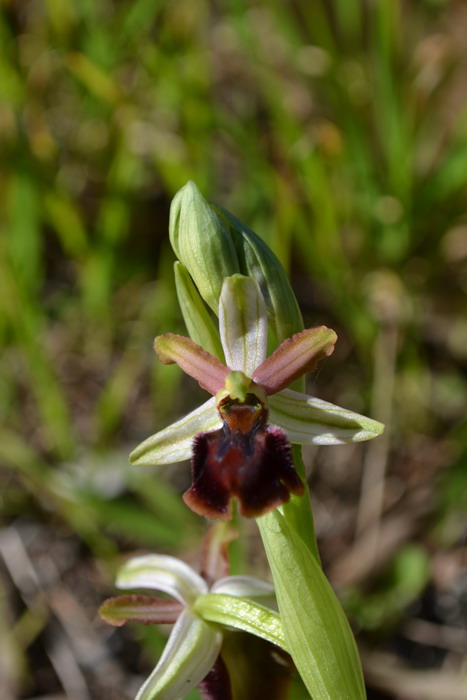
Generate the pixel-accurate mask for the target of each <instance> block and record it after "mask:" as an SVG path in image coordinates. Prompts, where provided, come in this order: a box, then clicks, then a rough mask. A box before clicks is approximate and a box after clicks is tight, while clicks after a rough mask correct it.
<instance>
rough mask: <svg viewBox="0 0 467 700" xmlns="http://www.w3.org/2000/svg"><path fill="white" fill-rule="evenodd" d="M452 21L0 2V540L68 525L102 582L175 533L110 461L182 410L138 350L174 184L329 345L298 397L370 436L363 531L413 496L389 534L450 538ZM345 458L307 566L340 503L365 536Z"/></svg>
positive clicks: (459, 279)
mask: <svg viewBox="0 0 467 700" xmlns="http://www.w3.org/2000/svg"><path fill="white" fill-rule="evenodd" d="M466 21H467V8H466V7H465V5H464V4H463V3H461V2H456V1H455V0H424V1H423V2H422V1H421V2H418V3H402V2H400V0H377V1H376V2H373V3H366V2H363V0H342V1H341V0H332V1H331V2H328V1H327V0H317V1H316V2H313V3H311V2H309V1H308V0H289V1H288V2H281V1H280V0H263V1H262V2H259V1H256V2H255V1H253V0H227V2H224V3H220V2H207V0H198V1H197V2H192V0H171V1H170V2H168V1H165V2H164V0H119V2H116V1H112V0H99V2H93V1H92V0H81V1H80V2H78V1H77V0H29V1H28V2H22V1H21V0H2V2H0V153H1V160H2V168H1V170H0V185H1V186H0V344H1V346H2V364H1V369H0V415H1V418H0V509H1V513H2V515H1V524H2V525H4V526H5V527H7V526H8V525H10V526H11V525H12V524H13V525H14V524H15V523H17V522H18V521H20V522H23V521H24V519H26V520H27V521H28V520H31V521H33V522H46V523H49V524H52V525H53V526H55V525H56V523H61V524H62V525H63V524H66V527H68V528H69V531H70V532H71V533H75V534H76V536H77V537H78V538H79V540H80V541H82V542H84V543H85V544H86V546H87V547H89V548H90V551H91V553H92V556H95V557H97V558H98V559H99V561H101V562H105V563H106V566H108V567H110V570H111V569H113V568H114V567H115V558H116V556H117V553H118V551H119V549H122V547H123V548H128V549H130V548H135V547H159V548H163V549H164V548H165V549H169V550H171V551H173V549H175V548H177V549H179V550H184V549H187V550H188V549H189V548H190V543H193V541H194V539H196V538H197V537H198V536H199V533H200V527H201V526H200V524H199V523H198V521H197V519H196V518H194V516H193V517H192V516H191V513H189V512H187V511H186V509H184V507H182V506H181V505H180V502H179V499H178V497H177V493H178V492H179V491H180V488H183V486H184V484H186V480H187V479H188V475H187V473H186V470H183V473H182V472H180V470H177V469H175V470H174V469H173V468H172V469H170V468H169V469H167V470H164V471H162V472H161V476H159V475H158V476H156V475H154V474H151V473H149V472H144V473H143V472H139V473H133V472H132V471H131V470H130V469H129V468H126V466H124V465H125V460H126V457H125V453H126V452H127V451H128V448H129V447H130V446H134V444H136V443H137V442H138V441H139V440H140V439H141V438H143V437H146V436H147V435H148V434H150V433H151V432H154V430H155V429H156V428H157V427H160V426H162V425H163V424H164V423H165V422H166V421H167V419H168V418H169V417H170V416H172V415H174V414H180V413H182V412H183V411H185V410H187V409H189V408H191V406H192V405H194V399H193V394H194V391H195V390H194V389H193V388H192V387H191V385H190V384H189V383H186V384H185V382H184V380H183V381H182V380H181V378H180V375H179V373H178V371H177V369H176V368H173V367H165V366H162V365H160V364H157V363H156V362H155V361H153V357H152V351H151V342H152V338H153V337H154V335H156V334H157V333H160V332H164V331H167V330H172V331H177V330H181V317H180V312H179V310H178V308H177V305H176V297H175V288H174V282H173V274H172V264H171V263H172V260H173V255H172V253H171V251H170V248H169V245H168V233H167V230H168V210H169V205H170V200H171V198H172V197H173V195H174V194H175V192H176V191H177V189H178V188H180V187H181V186H182V185H184V184H185V182H186V181H187V180H189V179H193V180H195V181H196V183H197V184H198V186H199V187H200V189H201V191H202V192H203V194H204V195H205V196H207V197H209V198H210V199H212V200H213V201H216V202H218V203H219V204H221V205H222V206H225V207H227V208H228V209H230V210H231V211H233V212H234V213H235V214H237V215H238V216H239V217H240V218H241V219H242V220H243V221H246V222H247V223H248V225H249V226H251V227H252V228H253V229H254V230H255V231H257V232H258V233H259V234H260V235H261V236H262V237H263V238H264V239H265V240H266V241H267V242H268V244H269V245H270V246H271V247H272V248H273V249H274V251H275V252H276V254H277V255H278V256H279V257H280V259H281V260H282V262H283V263H284V265H285V267H286V269H287V270H288V271H289V273H290V274H291V277H292V281H293V284H294V288H295V291H296V293H297V296H298V298H299V301H300V304H301V306H302V308H303V312H304V316H305V320H306V321H307V322H308V324H313V323H316V324H317V323H322V322H324V323H326V324H327V325H330V326H334V327H335V328H336V329H337V330H338V332H339V335H340V344H339V348H338V350H337V351H336V355H335V357H334V358H332V360H330V361H329V362H328V363H327V364H326V365H325V368H324V369H322V370H321V371H320V373H319V375H318V376H317V377H316V378H315V379H314V383H315V384H316V385H317V386H316V393H319V395H320V396H321V397H322V398H325V399H328V400H331V401H334V402H336V403H339V404H342V405H346V406H348V407H349V408H352V409H354V410H359V411H362V412H368V413H370V414H371V415H372V416H373V417H374V418H378V419H380V420H383V421H386V422H388V423H389V426H388V432H387V435H386V438H385V439H384V441H382V442H381V443H380V445H382V447H379V448H375V449H376V450H377V451H378V450H379V453H378V452H377V453H374V454H373V453H371V454H373V457H374V460H375V463H376V461H378V460H379V463H380V464H381V465H382V471H381V474H382V478H383V479H384V481H385V498H384V500H383V501H382V504H381V510H380V512H379V513H378V512H377V513H376V516H374V517H375V518H376V520H377V521H378V522H380V520H381V519H382V521H383V524H384V522H385V516H386V514H389V515H391V514H392V513H394V514H395V517H397V515H398V513H399V511H398V508H399V509H400V512H404V513H407V512H408V511H410V509H411V507H412V503H413V502H414V501H413V500H411V499H412V496H413V494H414V493H415V494H416V496H415V497H414V499H415V502H416V503H417V504H418V505H419V503H420V500H422V501H423V499H424V498H425V501H423V502H424V503H425V504H426V503H427V502H428V505H427V507H426V508H425V510H423V509H422V511H423V512H422V516H421V519H422V523H423V524H422V526H421V527H418V526H417V527H415V528H413V527H412V526H411V527H408V529H407V534H406V539H410V538H411V537H415V538H417V539H419V540H420V542H421V544H420V545H417V546H421V547H422V548H423V547H427V546H429V547H437V546H443V547H451V548H452V547H456V546H457V545H458V543H459V542H461V541H462V537H463V532H464V530H465V526H466V524H467V517H466V515H465V513H466V509H465V503H466V494H465V483H466V471H467V464H466V455H467V432H466V430H465V423H463V421H464V416H465V412H466V409H467V392H466V388H467V387H466V385H467V373H466V363H467V320H466V315H465V312H466V303H465V294H466V291H467V211H466V204H465V203H466V181H467V128H466V123H467V122H466V111H467V91H466V79H465V75H466V59H465V50H464V47H465V38H464V34H463V27H465V22H466ZM372 387H373V389H372ZM375 444H376V443H375ZM362 449H363V448H360V447H359V448H356V450H355V451H353V452H347V453H346V455H347V457H346V456H345V455H344V456H343V452H342V451H339V450H338V451H335V450H330V451H329V452H327V453H326V454H325V451H324V450H323V451H321V450H320V451H318V454H317V469H316V472H315V476H314V477H313V478H314V480H315V487H316V488H315V492H316V499H317V502H318V505H319V504H320V503H325V508H324V510H326V512H327V513H328V514H331V515H332V518H331V519H332V520H333V525H332V526H331V525H329V524H327V523H328V521H327V520H326V518H325V517H324V519H323V520H322V524H321V526H320V532H321V534H322V539H323V552H324V559H325V561H327V562H328V563H329V566H331V562H332V561H335V558H336V554H339V552H340V551H341V550H340V548H342V547H343V546H350V545H352V538H351V533H352V531H353V525H352V523H354V522H355V519H356V515H355V512H356V510H357V509H358V510H359V512H360V516H361V517H360V522H361V523H363V524H365V523H366V525H367V526H369V525H371V517H370V519H369V520H368V518H367V519H366V520H365V508H367V506H368V503H367V504H366V506H365V498H364V496H362V494H361V493H360V486H359V484H360V477H361V474H362V473H363V474H364V472H365V466H363V467H362V464H363V465H365V463H364V461H363V457H362V454H363V452H362ZM343 460H344V461H343ZM331 464H332V466H331ZM339 465H341V466H339ZM342 465H344V466H342ZM362 469H363V472H362ZM158 474H159V473H158ZM184 479H185V481H184ZM370 481H371V480H370ZM438 484H442V488H440V489H438V488H435V489H434V490H433V485H434V486H435V487H437V485H438ZM427 489H430V494H429V496H426V491H427ZM331 492H332V493H334V494H336V495H335V497H334V496H332V497H330V496H329V493H331ZM370 495H371V493H370ZM417 499H418V500H417ZM367 500H368V499H367ZM357 506H358V508H357ZM417 507H418V506H417ZM362 512H363V515H362ZM347 513H350V514H349V515H348V518H349V519H347V520H346V518H347V515H346V514H347ZM417 513H418V511H417ZM341 514H344V515H343V516H342V517H341ZM318 519H319V509H318ZM349 523H351V525H350V526H349ZM318 525H319V523H318ZM362 532H364V528H363V529H362ZM428 543H429V544H428ZM410 551H412V550H410ZM414 551H415V550H414ZM417 551H418V550H417ZM387 556H388V558H389V559H391V557H392V553H391V550H389V551H388V553H387ZM411 556H412V555H411ZM416 556H418V555H416ZM412 560H414V559H413V556H412V559H411V561H412ZM397 561H398V559H397V557H396V559H395V560H394V563H393V566H395V567H396V569H397V566H398V564H397ZM417 561H418V560H417ZM397 570H398V569H397ZM10 573H11V572H10ZM331 573H332V566H331ZM337 579H338V577H337V574H336V580H337ZM393 580H394V581H396V583H394V585H392V584H390V582H389V583H388V579H385V583H384V585H382V586H380V585H379V584H376V586H377V590H376V593H375V596H376V597H374V598H372V601H373V602H372V606H373V607H372V608H371V610H373V608H374V606H375V605H376V604H378V605H379V607H378V611H377V613H374V614H373V613H372V619H377V620H378V621H381V624H383V623H384V617H385V613H384V610H385V609H386V608H387V609H388V611H389V612H388V615H389V616H390V617H391V619H392V617H393V616H394V614H395V612H396V611H395V610H394V600H396V602H397V600H398V598H397V595H395V591H396V592H397V591H398V590H399V589H398V586H399V585H402V583H400V581H401V580H402V582H403V580H404V579H403V578H402V579H400V577H399V578H397V577H395V578H394V579H393ZM397 581H399V583H397ZM352 583H354V582H352ZM420 585H422V583H420ZM385 590H387V591H389V592H388V596H389V597H386V598H385V594H384V591H385ZM411 590H413V591H414V593H413V594H414V595H416V591H415V590H414V589H411ZM417 590H418V589H417ZM409 593H410V592H409ZM409 593H407V595H402V596H400V598H399V609H400V610H402V609H403V608H404V606H405V605H406V604H407V602H408V597H409V598H410V595H409ZM359 596H360V597H359V598H358V596H357V598H358V600H359V601H360V603H359V604H358V605H356V606H354V608H355V610H356V613H355V614H356V616H357V618H358V619H365V614H364V610H363V609H362V606H364V604H365V603H364V601H365V597H364V596H363V597H362V595H361V594H359ZM407 596H408V597H407ZM357 598H355V599H354V600H357ZM383 599H384V601H383ZM375 601H376V603H375ZM378 601H379V603H378ZM381 601H383V602H381ZM388 601H389V602H388ZM359 606H360V612H359ZM396 607H397V606H396ZM44 624H45V623H44ZM39 627H40V623H39ZM26 647H27V644H25V645H24V648H26ZM25 658H26V657H25ZM24 664H26V665H27V661H26V660H24ZM19 666H21V664H19ZM18 675H19V676H20V677H23V678H24V676H25V672H24V671H22V672H21V673H20V672H18ZM26 675H27V674H26ZM23 682H24V681H23ZM20 685H21V684H20Z"/></svg>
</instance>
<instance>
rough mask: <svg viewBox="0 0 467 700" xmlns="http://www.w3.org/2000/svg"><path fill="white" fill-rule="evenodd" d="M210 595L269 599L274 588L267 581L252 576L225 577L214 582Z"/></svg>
mask: <svg viewBox="0 0 467 700" xmlns="http://www.w3.org/2000/svg"><path fill="white" fill-rule="evenodd" d="M210 592H211V593H225V594H226V595H234V596H237V598H257V597H265V598H270V597H271V596H273V595H274V586H273V585H272V583H269V581H263V580H262V579H259V578H255V577H254V576H225V578H221V579H219V580H218V581H216V582H215V584H214V585H213V586H212V587H211V591H210Z"/></svg>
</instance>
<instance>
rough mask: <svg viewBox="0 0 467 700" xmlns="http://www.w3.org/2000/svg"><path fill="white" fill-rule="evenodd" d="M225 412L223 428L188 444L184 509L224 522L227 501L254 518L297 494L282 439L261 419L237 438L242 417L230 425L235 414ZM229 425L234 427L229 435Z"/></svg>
mask: <svg viewBox="0 0 467 700" xmlns="http://www.w3.org/2000/svg"><path fill="white" fill-rule="evenodd" d="M244 409H245V406H241V405H240V406H235V407H233V408H231V409H230V415H229V423H227V422H226V421H225V422H224V426H223V428H221V429H220V430H215V431H212V432H210V433H201V434H200V435H198V436H197V437H196V438H195V441H194V444H193V459H192V476H193V484H192V486H191V487H190V488H189V489H188V491H186V492H185V494H184V496H183V498H184V501H185V503H186V504H187V505H188V506H189V507H190V508H191V509H192V510H193V511H194V512H195V513H198V514H199V515H203V516H205V517H206V518H210V519H216V518H220V519H224V520H226V519H228V518H230V517H231V515H232V507H231V499H232V498H236V499H237V500H238V506H239V512H240V514H241V515H244V516H246V517H248V518H257V517H259V516H261V515H264V514H265V513H267V512H269V511H270V510H272V509H273V508H276V507H277V506H279V505H281V504H282V503H285V502H286V501H288V500H289V498H290V493H294V494H296V495H298V496H300V495H302V494H303V490H304V487H303V484H302V482H301V481H300V478H299V476H298V474H297V473H296V471H295V467H294V464H293V459H292V451H291V447H290V444H289V441H288V440H287V437H286V435H285V433H284V432H283V431H282V430H281V429H280V428H278V427H277V426H267V425H264V420H263V417H262V416H261V417H260V418H259V419H258V420H257V421H256V422H255V423H254V425H253V426H252V427H251V428H250V429H249V430H248V431H247V432H243V431H242V430H241V428H242V427H243V426H244V424H245V418H244V416H241V418H240V420H238V421H233V415H232V414H234V415H235V413H236V412H237V411H244ZM229 425H239V426H240V428H238V429H235V430H233V431H232V430H231V429H230V427H229Z"/></svg>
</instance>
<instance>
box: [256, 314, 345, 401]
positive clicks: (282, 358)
mask: <svg viewBox="0 0 467 700" xmlns="http://www.w3.org/2000/svg"><path fill="white" fill-rule="evenodd" d="M336 340H337V335H336V334H335V332H334V331H333V330H331V329H330V328H326V326H318V327H317V328H307V329H306V330H304V331H302V332H301V333H296V334H295V335H293V336H292V337H291V338H287V340H284V342H282V343H281V344H280V345H279V347H278V348H277V349H276V350H275V351H274V352H273V353H272V355H270V356H269V357H268V358H266V360H264V362H263V363H262V364H261V365H260V366H259V367H258V368H257V369H256V370H255V372H254V373H253V379H254V381H255V382H256V383H257V384H260V385H261V386H262V387H263V389H264V390H265V391H266V393H267V394H277V392H278V391H282V389H285V388H286V387H287V386H289V384H291V383H292V382H293V381H294V380H295V379H298V377H301V376H302V374H306V372H312V371H313V370H314V369H315V367H316V365H317V363H318V362H319V361H320V360H321V359H323V357H326V356H328V355H331V354H332V352H333V350H334V345H335V343H336Z"/></svg>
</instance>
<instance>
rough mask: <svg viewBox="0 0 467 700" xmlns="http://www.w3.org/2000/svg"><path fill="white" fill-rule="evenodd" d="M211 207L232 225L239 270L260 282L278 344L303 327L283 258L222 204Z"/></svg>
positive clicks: (230, 227)
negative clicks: (276, 254)
mask: <svg viewBox="0 0 467 700" xmlns="http://www.w3.org/2000/svg"><path fill="white" fill-rule="evenodd" d="M211 206H212V210H213V212H215V213H216V214H217V215H218V216H219V218H220V219H221V220H222V221H224V222H225V224H226V225H227V226H228V227H229V231H230V235H231V237H232V240H233V242H234V245H235V249H236V252H237V257H238V262H239V272H241V273H242V274H243V275H246V276H248V277H254V278H255V279H256V281H257V282H258V283H259V286H260V288H261V291H262V293H263V296H264V299H265V301H266V307H267V310H268V316H269V319H270V321H271V323H272V327H273V329H274V332H275V335H276V341H277V343H281V342H282V341H283V340H285V338H288V337H289V336H291V335H294V333H298V332H300V331H301V330H303V319H302V314H301V312H300V308H299V306H298V302H297V300H296V298H295V294H294V293H293V291H292V287H291V286H290V282H289V280H288V278H287V275H286V273H285V270H284V268H283V267H282V265H281V263H280V261H279V259H278V258H277V257H276V256H275V255H274V253H273V252H272V250H271V249H270V248H269V247H268V246H267V245H266V243H265V242H264V241H263V240H262V239H261V238H260V237H259V236H258V235H257V234H256V233H255V232H254V231H252V230H251V228H249V227H248V226H247V225H246V224H244V223H243V221H240V219H237V217H236V216H234V215H233V214H232V213H231V212H229V211H228V210H227V209H224V208H223V207H221V206H220V205H218V204H213V205H211Z"/></svg>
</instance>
